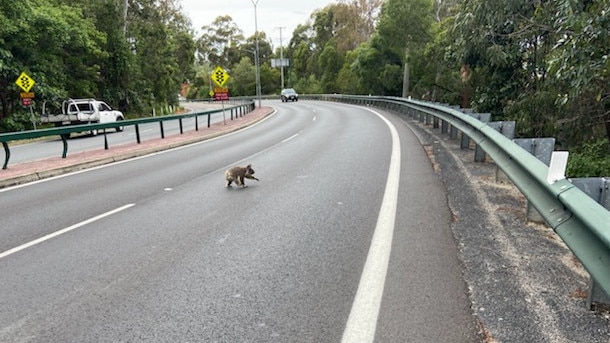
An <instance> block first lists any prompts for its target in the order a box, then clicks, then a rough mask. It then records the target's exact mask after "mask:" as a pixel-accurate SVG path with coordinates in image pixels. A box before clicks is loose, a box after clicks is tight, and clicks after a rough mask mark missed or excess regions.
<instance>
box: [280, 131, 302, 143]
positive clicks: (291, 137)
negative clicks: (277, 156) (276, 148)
mask: <svg viewBox="0 0 610 343" xmlns="http://www.w3.org/2000/svg"><path fill="white" fill-rule="evenodd" d="M298 135H299V134H298V133H295V134H294V135H292V136H290V137H288V138H286V139H284V140H283V141H282V143H286V142H288V141H289V140H291V139H293V138H295V137H296V136H298Z"/></svg>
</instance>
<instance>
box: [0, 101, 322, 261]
mask: <svg viewBox="0 0 610 343" xmlns="http://www.w3.org/2000/svg"><path fill="white" fill-rule="evenodd" d="M308 113H309V112H307V111H305V112H303V115H300V116H294V115H293V111H291V112H290V115H288V116H284V115H283V114H281V113H278V114H277V115H274V116H271V117H269V118H268V119H267V120H264V121H262V122H260V123H258V124H257V125H255V126H252V127H250V128H247V129H246V130H243V131H241V132H239V133H238V134H230V135H225V136H221V137H218V138H217V139H212V140H206V141H204V142H200V143H199V144H196V145H193V146H188V147H183V148H182V149H178V150H176V151H175V152H173V153H171V154H168V155H169V156H160V155H161V154H154V155H151V156H147V157H145V158H141V159H140V161H138V162H137V163H134V162H133V161H124V162H123V163H118V164H116V165H115V166H113V167H112V168H106V167H102V168H95V169H92V170H88V171H86V172H85V173H81V175H79V176H78V177H60V178H54V179H52V180H46V181H44V182H40V183H35V184H31V185H28V186H26V187H18V188H10V189H2V190H0V199H2V202H3V207H2V208H0V215H2V218H3V228H2V230H0V252H2V251H5V250H8V249H11V248H13V247H15V246H19V245H21V244H24V243H27V242H29V241H31V240H33V239H37V238H38V237H42V236H44V235H47V234H49V233H52V232H55V231H56V230H60V229H62V228H64V227H68V226H71V225H74V224H75V223H80V222H82V221H84V220H87V219H88V218H91V217H94V216H97V215H99V214H100V213H105V212H107V211H111V210H113V209H115V208H117V207H120V206H122V205H123V202H124V201H125V200H127V201H128V202H130V203H133V202H136V201H138V200H140V199H142V198H145V197H147V196H150V195H154V194H156V193H157V192H160V191H161V192H162V191H163V189H164V188H167V187H173V186H174V185H176V184H180V183H182V182H185V181H186V180H190V179H192V178H195V177H198V176H199V175H201V174H203V173H206V172H210V171H214V170H217V169H220V168H223V167H225V166H227V165H228V164H230V163H231V161H236V160H239V159H241V158H243V157H244V156H248V155H251V154H254V153H256V152H257V151H260V150H264V149H266V148H267V147H269V146H273V145H274V144H278V143H279V142H281V140H283V139H285V138H287V137H290V136H292V135H294V134H295V133H297V132H299V131H300V130H302V129H303V127H305V126H307V125H310V122H311V120H310V118H309V117H308ZM43 209H44V210H43Z"/></svg>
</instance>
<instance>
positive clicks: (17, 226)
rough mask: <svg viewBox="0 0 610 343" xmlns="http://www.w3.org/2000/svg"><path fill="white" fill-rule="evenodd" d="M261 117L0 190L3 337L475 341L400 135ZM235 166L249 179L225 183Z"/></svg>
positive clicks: (335, 117) (305, 109)
mask: <svg viewBox="0 0 610 343" xmlns="http://www.w3.org/2000/svg"><path fill="white" fill-rule="evenodd" d="M274 106H275V107H276V108H277V110H278V111H277V113H276V114H275V115H273V116H271V117H269V118H268V119H266V120H264V121H262V122H260V123H259V124H257V125H255V126H253V127H251V128H249V129H247V130H244V131H242V132H238V133H235V134H231V135H226V136H222V137H219V138H216V139H213V140H207V141H204V142H201V143H198V144H194V145H190V146H187V147H183V148H180V149H174V150H172V151H168V152H164V153H159V154H154V155H151V156H147V157H144V158H138V159H133V160H128V161H124V162H122V163H116V164H112V165H108V166H104V167H101V168H94V169H90V170H87V171H84V172H80V173H75V174H69V175H65V176H62V177H58V178H52V179H47V180H44V181H42V182H38V183H34V184H29V185H25V186H22V187H18V188H7V189H3V190H0V199H1V201H2V207H1V208H0V217H1V218H2V229H1V230H0V276H1V280H2V282H0V341H2V342H4V341H7V342H92V341H95V342H143V341H146V342H151V341H154V342H339V341H342V339H343V341H344V342H372V341H376V342H477V341H480V340H481V337H479V335H478V331H479V326H477V323H476V319H475V317H474V316H473V310H472V309H471V301H470V299H469V289H468V287H467V285H466V282H465V281H464V278H463V271H464V268H463V264H462V262H461V260H460V258H459V254H460V252H459V249H458V244H457V243H456V241H455V239H454V236H453V233H452V228H451V227H452V218H453V216H452V212H451V211H450V208H449V204H448V202H447V194H446V191H445V188H444V185H443V182H442V180H441V179H440V178H439V175H438V174H437V173H435V172H434V169H433V164H431V163H430V160H429V159H428V156H426V153H425V151H424V149H423V148H422V146H421V145H420V141H419V140H418V138H417V137H416V136H415V135H414V134H413V132H412V131H411V130H410V129H409V127H408V126H406V125H404V123H403V122H402V121H401V120H400V119H399V118H397V117H395V116H392V115H387V114H383V113H379V112H378V113H374V111H371V110H370V109H367V108H362V107H350V106H344V105H339V104H332V103H316V102H298V103H286V104H281V103H277V104H274ZM384 118H387V119H384ZM247 163H252V165H253V167H254V169H255V170H256V176H257V177H259V178H260V180H261V181H260V182H256V181H252V180H247V185H248V187H247V188H239V187H232V188H227V187H225V183H224V180H223V173H224V170H225V169H226V168H227V167H228V166H231V165H236V164H239V165H243V164H247Z"/></svg>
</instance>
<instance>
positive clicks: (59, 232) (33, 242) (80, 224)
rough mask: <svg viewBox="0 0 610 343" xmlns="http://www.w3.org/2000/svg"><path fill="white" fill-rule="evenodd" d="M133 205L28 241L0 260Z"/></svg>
mask: <svg viewBox="0 0 610 343" xmlns="http://www.w3.org/2000/svg"><path fill="white" fill-rule="evenodd" d="M134 205H135V204H127V205H125V206H122V207H119V208H117V209H114V210H112V211H109V212H106V213H102V214H100V215H98V216H95V217H93V218H90V219H87V220H85V221H82V222H80V223H78V224H74V225H72V226H70V227H67V228H65V229H61V230H59V231H55V232H53V233H50V234H48V235H46V236H43V237H40V238H38V239H35V240H33V241H30V242H28V243H25V244H22V245H20V246H18V247H15V248H13V249H10V250H7V251H5V252H3V253H0V259H2V258H4V257H7V256H9V255H12V254H14V253H16V252H19V251H21V250H24V249H27V248H29V247H31V246H33V245H36V244H39V243H42V242H44V241H47V240H49V239H51V238H53V237H57V236H59V235H63V234H64V233H67V232H70V231H72V230H75V229H78V228H79V227H82V226H85V225H87V224H91V223H93V222H95V221H97V220H100V219H102V218H105V217H108V216H110V215H113V214H115V213H118V212H121V211H123V210H126V209H128V208H130V207H132V206H134Z"/></svg>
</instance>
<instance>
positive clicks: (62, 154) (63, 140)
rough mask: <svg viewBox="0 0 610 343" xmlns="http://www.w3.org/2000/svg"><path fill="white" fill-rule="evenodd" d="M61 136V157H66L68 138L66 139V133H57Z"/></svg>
mask: <svg viewBox="0 0 610 343" xmlns="http://www.w3.org/2000/svg"><path fill="white" fill-rule="evenodd" d="M59 137H61V142H62V143H63V145H64V151H63V152H62V153H61V158H66V156H68V140H67V139H66V135H59Z"/></svg>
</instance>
